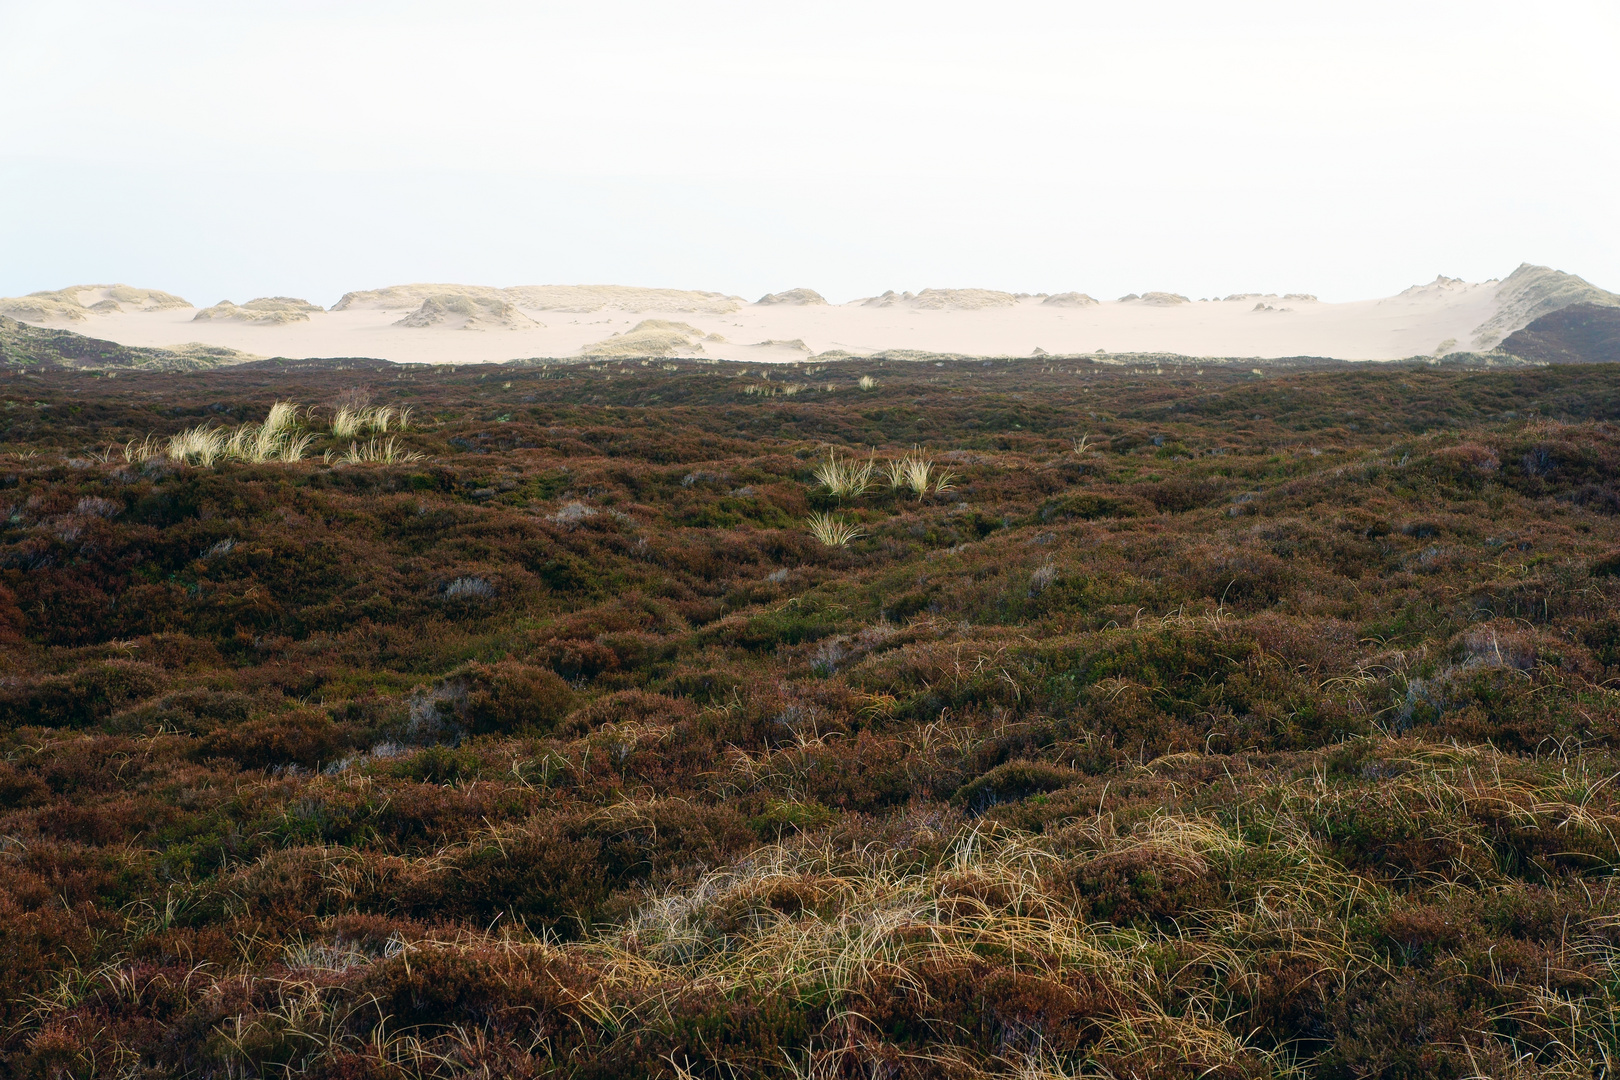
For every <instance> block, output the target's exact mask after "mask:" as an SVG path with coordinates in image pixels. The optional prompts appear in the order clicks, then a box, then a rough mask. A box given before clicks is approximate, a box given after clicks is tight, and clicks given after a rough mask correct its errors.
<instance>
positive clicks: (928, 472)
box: [883, 446, 956, 498]
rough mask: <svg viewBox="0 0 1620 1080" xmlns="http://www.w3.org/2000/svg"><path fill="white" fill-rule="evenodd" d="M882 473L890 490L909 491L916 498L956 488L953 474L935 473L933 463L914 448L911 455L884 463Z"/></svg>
mask: <svg viewBox="0 0 1620 1080" xmlns="http://www.w3.org/2000/svg"><path fill="white" fill-rule="evenodd" d="M883 471H884V475H885V476H886V477H887V478H888V481H889V487H890V488H891V489H892V490H896V491H898V490H902V489H910V490H911V491H912V493H914V494H915V495H916V496H917V497H918V498H922V497H923V496H924V495H927V494H928V493H929V492H933V493H935V494H941V493H943V492H946V491H950V490H951V489H952V488H954V487H955V486H956V475H955V474H954V473H948V472H944V471H940V472H935V471H934V463H933V461H932V460H931V459H929V458H926V457H924V456H923V455H922V451H921V450H919V449H918V448H917V447H915V446H914V447H912V448H911V453H909V454H906V455H905V456H903V457H899V458H893V459H891V460H889V461H888V462H886V463H885V464H884V467H883Z"/></svg>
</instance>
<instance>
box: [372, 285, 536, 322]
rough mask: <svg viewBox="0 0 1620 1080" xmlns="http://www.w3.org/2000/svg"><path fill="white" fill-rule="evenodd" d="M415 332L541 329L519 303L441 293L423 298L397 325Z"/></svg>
mask: <svg viewBox="0 0 1620 1080" xmlns="http://www.w3.org/2000/svg"><path fill="white" fill-rule="evenodd" d="M394 325H395V326H406V327H410V328H412V329H424V328H427V327H430V326H447V327H449V328H451V329H455V330H530V329H533V330H538V329H544V327H545V324H544V323H541V322H536V321H535V320H534V319H531V318H529V317H528V316H527V315H525V314H523V312H521V311H519V310H518V308H517V305H516V304H513V303H510V302H509V301H507V300H505V299H503V298H501V297H499V296H488V295H473V294H470V293H454V292H452V293H438V294H434V295H431V296H427V297H424V298H423V300H422V302H421V304H419V305H418V306H417V308H416V310H415V311H413V312H411V313H410V314H409V315H407V316H405V317H404V318H403V319H401V320H399V321H398V322H396V323H394Z"/></svg>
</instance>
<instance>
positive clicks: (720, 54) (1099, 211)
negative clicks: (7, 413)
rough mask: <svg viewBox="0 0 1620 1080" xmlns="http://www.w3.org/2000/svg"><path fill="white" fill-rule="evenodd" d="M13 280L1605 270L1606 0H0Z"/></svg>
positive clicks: (1617, 92)
mask: <svg viewBox="0 0 1620 1080" xmlns="http://www.w3.org/2000/svg"><path fill="white" fill-rule="evenodd" d="M0 41H3V42H5V45H4V55H5V59H4V61H3V62H0V101H4V102H5V103H6V107H5V109H4V112H3V114H0V115H3V116H4V137H3V140H0V197H3V200H4V201H3V203H0V207H3V212H0V295H15V294H17V293H21V292H28V291H32V290H36V289H46V288H57V287H61V286H63V285H67V284H70V283H79V282H111V281H123V282H128V283H131V284H139V285H150V286H155V287H159V288H166V289H170V290H172V291H176V292H179V293H181V294H182V295H184V296H186V297H187V298H189V299H191V300H192V301H194V302H197V303H212V302H214V301H216V300H219V299H221V298H230V299H234V300H237V301H242V300H246V299H248V298H250V297H253V296H260V295H267V294H289V295H295V296H304V297H308V298H309V299H313V300H317V301H319V302H322V303H326V304H330V303H332V302H333V301H335V300H336V299H337V297H338V296H339V295H340V294H341V293H342V292H343V291H345V290H347V289H359V288H370V287H376V286H381V285H386V284H391V283H399V282H407V281H424V280H427V281H454V282H466V283H476V284H491V285H512V284H543V283H578V282H613V283H622V284H636V285H665V286H678V287H687V288H705V289H716V290H721V291H724V292H730V293H739V294H742V295H744V296H748V297H749V298H753V297H755V296H757V295H758V294H759V293H762V292H764V291H767V290H775V289H782V288H789V287H792V286H798V285H807V286H810V287H812V288H816V289H819V290H821V291H822V292H824V293H825V294H827V295H828V297H829V298H831V299H834V300H846V299H850V298H852V297H856V296H862V295H870V294H872V293H875V292H881V291H882V290H884V289H889V288H893V289H913V290H916V289H921V288H924V287H927V286H984V287H991V288H1003V289H1011V290H1021V291H1029V292H1036V291H1049V292H1050V291H1059V290H1067V289H1079V290H1083V291H1087V292H1091V293H1092V294H1094V295H1097V296H1099V297H1113V296H1117V295H1119V294H1121V293H1123V292H1127V291H1137V292H1140V291H1144V290H1147V289H1170V290H1174V291H1176V292H1182V293H1186V294H1188V295H1192V296H1195V297H1196V296H1208V295H1219V294H1225V293H1228V292H1238V291H1251V290H1268V291H1269V290H1277V291H1295V290H1307V291H1311V292H1316V293H1318V294H1320V295H1321V296H1322V297H1323V298H1324V299H1356V298H1362V297H1369V296H1378V295H1386V294H1389V293H1392V292H1396V291H1398V290H1400V289H1402V288H1404V287H1406V286H1407V285H1410V284H1413V283H1415V282H1417V281H1420V280H1422V281H1426V280H1429V279H1431V278H1433V276H1434V275H1435V274H1437V273H1444V274H1449V275H1452V276H1458V277H1466V278H1470V279H1475V280H1478V279H1483V278H1488V277H1493V276H1500V275H1504V274H1506V273H1508V272H1510V271H1511V270H1512V269H1513V267H1514V266H1515V265H1517V264H1518V263H1519V262H1520V261H1521V260H1529V261H1532V262H1540V263H1547V264H1550V265H1553V266H1556V267H1558V268H1560V269H1563V270H1568V271H1571V272H1573V273H1578V274H1582V275H1583V276H1585V277H1587V278H1588V279H1590V280H1592V281H1594V282H1595V283H1597V284H1599V285H1604V286H1606V287H1608V288H1612V289H1617V290H1620V243H1617V241H1620V228H1617V227H1620V200H1617V199H1616V187H1617V181H1620V61H1617V59H1616V57H1620V4H1617V3H1615V2H1614V0H1571V2H1561V0H1538V2H1536V3H1530V2H1527V0H1517V2H1512V3H1507V2H1494V0H1469V2H1464V3H1450V2H1433V3H1425V2H1423V0H1403V2H1398V3H1386V2H1381V0H1354V2H1349V3H1330V2H1321V3H1309V2H1302V0H1289V2H1277V3H1270V2H1249V0H1228V2H1226V3H1220V4H1211V3H1208V2H1196V3H1194V2H1182V0H1157V2H1155V3H1152V4H1132V3H1121V2H1120V0H1109V2H1107V3H1089V2H1076V0H1066V2H1054V3H1036V2H1025V3H1020V2H1009V0H1001V2H997V3H989V2H982V0H981V2H978V3H973V4H965V3H953V2H949V0H927V2H922V3H884V2H882V0H863V2H858V3H843V2H817V3H809V4H806V3H796V4H791V5H790V4H776V3H768V2H763V0H750V2H746V3H744V2H739V3H720V2H700V3H679V2H671V0H661V2H613V0H592V2H589V3H583V2H582V3H495V2H487V3H480V2H476V0H459V2H457V3H453V4H446V3H442V2H436V3H408V2H400V0H390V2H376V3H362V2H354V3H344V2H341V0H322V2H309V3H259V2H233V3H220V2H219V0H208V2H196V3H179V2H164V0H150V2H145V3H128V2H125V0H120V2H76V0H0Z"/></svg>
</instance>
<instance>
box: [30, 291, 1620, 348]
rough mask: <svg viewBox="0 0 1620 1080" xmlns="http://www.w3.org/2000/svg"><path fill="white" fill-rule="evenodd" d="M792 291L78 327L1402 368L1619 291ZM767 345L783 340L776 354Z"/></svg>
mask: <svg viewBox="0 0 1620 1080" xmlns="http://www.w3.org/2000/svg"><path fill="white" fill-rule="evenodd" d="M1548 275H1552V276H1551V277H1549V276H1548ZM1572 283H1578V284H1572ZM458 289H460V290H462V291H463V292H464V293H465V294H466V295H467V296H469V297H471V298H474V299H475V300H476V302H477V303H478V304H482V305H485V306H486V307H487V306H488V305H491V304H505V303H510V304H512V306H513V308H514V309H515V310H514V311H513V314H512V317H511V318H509V319H505V320H501V321H488V322H485V323H482V324H481V323H480V322H479V320H477V319H473V320H466V319H463V320H460V321H457V320H454V319H452V320H448V321H433V320H428V319H424V318H422V317H421V315H420V312H421V305H422V304H423V302H424V297H434V298H438V297H443V296H445V295H447V294H452V293H454V291H455V290H458ZM787 295H788V294H776V297H775V298H774V299H775V300H776V302H770V303H762V304H749V303H746V302H743V301H741V300H740V299H739V298H731V297H724V296H722V295H721V294H717V293H685V294H683V293H678V292H676V291H674V290H636V289H615V288H608V287H590V288H573V287H525V288H517V289H503V290H496V289H487V288H476V287H467V286H453V285H432V286H398V287H395V288H393V289H386V290H375V291H372V292H368V293H356V294H351V295H350V296H349V297H346V298H345V301H344V302H343V303H342V304H340V305H339V306H338V307H339V308H340V309H334V310H332V311H325V312H322V311H318V310H317V311H312V312H310V313H309V318H308V319H307V320H302V319H301V320H298V321H294V322H285V323H280V324H270V325H265V324H260V323H253V322H245V321H241V320H230V319H215V320H202V321H198V320H196V319H195V315H196V312H195V311H194V310H192V309H190V308H172V307H168V308H161V309H155V310H141V311H135V310H127V309H126V310H123V311H106V312H105V313H103V312H95V313H93V314H89V317H88V318H80V319H79V320H77V321H74V322H73V323H72V329H74V330H76V331H77V332H79V333H84V334H91V335H94V336H96V337H103V338H109V339H111V340H113V341H117V342H120V343H122V344H127V345H155V346H170V347H172V346H175V345H179V344H183V343H187V342H205V343H208V344H211V345H224V346H229V347H231V348H235V349H240V350H243V351H245V352H251V353H257V354H260V355H264V356H289V357H312V356H374V357H385V358H387V359H390V360H396V361H400V362H435V363H445V362H449V363H478V362H488V361H499V360H508V359H512V358H515V357H530V356H576V355H580V354H581V353H582V352H583V351H589V352H593V353H596V354H606V355H610V354H613V353H615V352H621V351H622V350H620V349H616V348H613V345H614V342H613V338H614V336H615V335H620V336H622V335H626V334H628V333H630V332H631V331H632V330H633V329H635V328H636V327H638V326H640V325H641V324H642V323H643V322H644V321H645V319H646V317H647V316H648V315H649V314H650V315H651V316H652V317H653V318H655V319H659V318H663V319H667V318H669V317H670V316H671V315H674V314H675V313H678V315H677V316H676V317H677V318H678V320H679V321H678V322H677V323H667V324H665V323H661V324H660V325H679V326H684V327H686V328H688V329H689V330H690V333H684V331H683V332H682V333H677V334H675V335H673V336H671V335H670V334H667V333H665V334H662V335H654V336H647V334H646V331H645V330H643V331H641V334H642V336H644V337H647V340H649V341H652V340H653V339H654V337H656V338H657V340H658V341H661V342H663V343H664V344H663V347H670V348H674V349H676V350H677V351H678V352H680V353H681V354H693V353H699V352H700V353H701V355H705V356H712V357H717V358H722V359H734V360H759V361H783V360H794V359H802V358H804V357H806V356H809V355H811V354H812V353H819V352H825V351H828V350H834V349H841V350H847V351H849V352H852V353H865V352H873V351H878V350H882V349H920V350H929V351H940V352H959V353H970V354H982V355H1017V356H1022V355H1029V354H1030V353H1032V352H1034V351H1035V350H1036V349H1043V350H1045V351H1046V352H1049V353H1078V352H1095V351H1097V350H1099V349H1100V350H1106V351H1108V352H1149V351H1164V352H1176V353H1182V354H1186V355H1192V356H1240V357H1257V358H1265V357H1282V356H1307V355H1308V356H1331V357H1340V358H1344V359H1357V360H1389V359H1396V358H1400V357H1407V356H1414V355H1431V354H1435V353H1437V352H1445V351H1449V350H1453V349H1466V348H1478V347H1489V345H1490V344H1494V343H1495V340H1490V337H1491V336H1492V335H1495V334H1498V333H1503V328H1504V327H1505V328H1506V331H1505V332H1511V331H1512V330H1513V329H1516V328H1517V327H1516V326H1515V325H1514V323H1515V322H1517V321H1518V320H1519V318H1520V314H1521V313H1520V312H1519V310H1518V309H1519V308H1520V307H1522V308H1524V309H1525V310H1526V311H1529V310H1530V309H1531V308H1533V307H1534V303H1533V302H1532V301H1536V302H1540V303H1543V304H1545V303H1549V302H1553V301H1549V300H1546V299H1545V297H1547V296H1554V295H1556V296H1557V297H1559V298H1563V297H1566V296H1569V297H1575V296H1579V297H1584V298H1585V299H1586V301H1587V302H1593V301H1594V298H1595V300H1596V302H1606V301H1604V300H1603V298H1604V297H1609V296H1610V294H1607V293H1603V292H1602V291H1601V290H1597V289H1594V288H1593V287H1591V286H1589V285H1587V284H1586V283H1585V282H1583V281H1580V279H1578V278H1572V277H1571V276H1569V275H1564V274H1557V273H1556V272H1553V271H1545V270H1544V269H1543V268H1521V269H1520V270H1519V271H1516V272H1515V274H1514V275H1513V276H1511V277H1510V278H1508V279H1507V280H1506V281H1505V282H1496V281H1490V282H1484V283H1468V282H1462V281H1457V280H1455V279H1449V278H1440V279H1437V280H1436V281H1434V282H1432V283H1430V284H1428V285H1423V286H1414V287H1413V288H1411V289H1408V290H1406V291H1405V292H1403V293H1400V294H1399V295H1396V296H1391V297H1386V298H1384V299H1380V300H1363V301H1356V302H1352V303H1323V302H1320V301H1317V300H1314V299H1311V298H1309V297H1301V298H1295V297H1289V298H1282V297H1277V296H1269V295H1268V296H1257V295H1253V294H1250V295H1245V296H1242V297H1230V298H1227V299H1224V300H1197V301H1185V302H1183V301H1182V300H1181V298H1178V297H1175V296H1173V295H1172V294H1167V293H1153V294H1147V296H1146V297H1145V298H1143V299H1135V300H1112V301H1102V302H1100V303H1086V302H1085V300H1084V298H1081V299H1078V300H1077V299H1076V295H1077V294H1073V293H1070V294H1061V299H1060V298H1059V297H1053V298H1051V299H1053V300H1056V301H1058V302H1054V303H1046V302H1044V300H1045V299H1047V298H1044V297H1036V296H1013V295H1011V294H1007V293H995V292H993V291H990V290H978V289H975V290H925V291H924V292H922V293H919V294H917V295H915V296H913V295H912V294H909V293H907V294H893V293H889V294H884V295H883V296H881V297H875V298H871V299H868V300H864V301H854V302H851V303H847V304H826V303H816V302H814V300H811V301H810V302H808V303H806V302H802V298H800V297H797V296H795V297H794V298H793V299H791V300H786V301H785V302H784V300H783V299H781V298H782V297H786V296H787ZM809 295H810V296H812V297H814V294H813V293H811V294H809ZM1527 295H1529V296H1530V300H1527V299H1526V296H1527ZM683 298H687V299H683ZM1538 298H1540V299H1539V300H1538ZM815 299H819V297H816V298H815ZM794 300H799V301H800V302H794ZM435 302H437V301H435ZM1613 302H1620V298H1614V300H1613ZM413 313H414V314H415V315H416V317H415V318H413ZM25 321H34V320H25ZM1523 321H1525V322H1527V321H1529V320H1528V318H1524V320H1523ZM54 322H55V320H43V321H42V324H43V325H49V324H52V323H54ZM1522 324H1523V323H1522V322H1520V323H1519V325H1522ZM63 325H66V323H64V324H63ZM1486 326H1489V327H1490V331H1489V332H1488V334H1487V335H1486V336H1484V337H1482V336H1481V328H1482V327H1486ZM683 334H684V337H683ZM1496 340H1499V338H1497V339H1496ZM766 342H769V343H771V344H761V343H766ZM592 346H596V348H592Z"/></svg>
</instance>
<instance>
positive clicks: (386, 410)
mask: <svg viewBox="0 0 1620 1080" xmlns="http://www.w3.org/2000/svg"><path fill="white" fill-rule="evenodd" d="M410 424H411V410H410V409H409V408H403V409H396V408H395V407H394V406H392V405H375V406H367V405H360V406H354V405H339V406H338V407H337V409H336V410H335V411H334V412H333V414H332V437H333V438H334V439H353V438H356V437H358V436H360V435H364V434H366V433H367V432H368V431H371V432H376V433H378V434H380V435H385V434H387V433H388V431H389V428H390V426H392V427H393V428H394V429H395V430H398V431H405V430H408V429H409V428H410Z"/></svg>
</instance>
